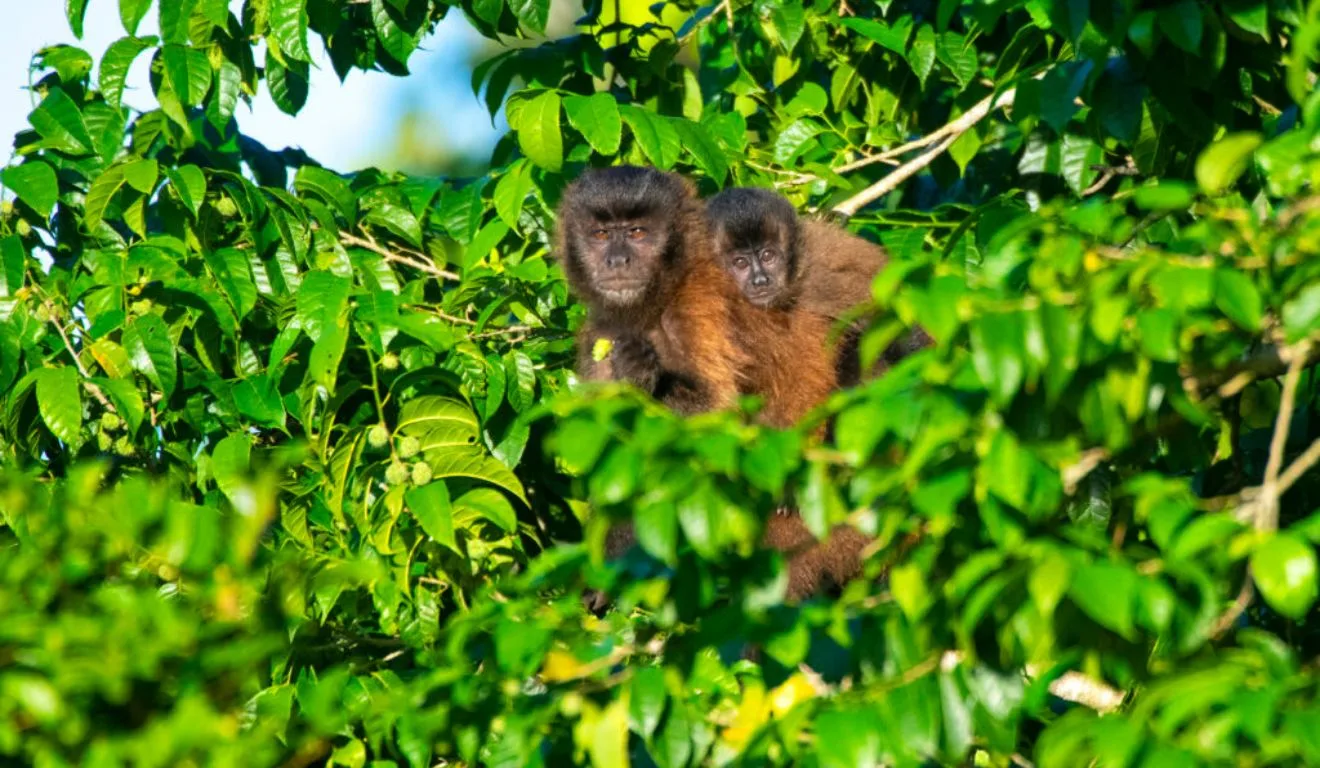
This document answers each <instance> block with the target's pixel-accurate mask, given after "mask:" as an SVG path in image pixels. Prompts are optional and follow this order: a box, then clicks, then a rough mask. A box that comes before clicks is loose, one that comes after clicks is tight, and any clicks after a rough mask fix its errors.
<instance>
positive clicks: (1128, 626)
mask: <svg viewBox="0 0 1320 768" xmlns="http://www.w3.org/2000/svg"><path fill="white" fill-rule="evenodd" d="M1137 587H1138V581H1137V575H1136V574H1135V573H1133V572H1132V570H1131V569H1130V568H1128V567H1127V566H1124V565H1118V564H1115V563H1103V562H1101V563H1088V564H1086V565H1083V566H1081V567H1080V568H1078V569H1077V571H1076V573H1075V574H1074V575H1073V583H1072V586H1071V587H1069V589H1068V595H1069V596H1070V597H1071V598H1072V599H1073V601H1074V602H1076V603H1077V605H1078V606H1080V607H1081V609H1082V610H1083V611H1085V612H1086V613H1087V615H1088V616H1090V617H1091V619H1092V620H1093V621H1095V622H1096V623H1097V624H1100V625H1101V626H1104V627H1108V628H1109V629H1111V630H1113V631H1114V632H1117V633H1118V634H1119V635H1120V636H1122V637H1123V638H1125V639H1128V640H1132V639H1134V629H1133V623H1132V622H1133V615H1134V613H1135V609H1136V590H1137Z"/></svg>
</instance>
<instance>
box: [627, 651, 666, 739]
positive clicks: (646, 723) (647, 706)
mask: <svg viewBox="0 0 1320 768" xmlns="http://www.w3.org/2000/svg"><path fill="white" fill-rule="evenodd" d="M629 694H630V695H629V696H628V710H629V712H628V714H629V716H630V719H631V721H632V723H631V725H632V728H633V729H634V730H635V731H637V732H638V733H640V734H641V735H642V737H643V738H645V739H647V740H650V738H651V736H652V734H654V733H655V729H656V728H657V727H659V726H660V717H661V715H663V714H664V711H665V700H666V698H667V694H666V692H665V674H664V671H663V670H662V669H660V667H650V666H648V667H641V668H639V669H638V670H637V671H636V672H634V673H633V679H632V682H631V683H630V684H629Z"/></svg>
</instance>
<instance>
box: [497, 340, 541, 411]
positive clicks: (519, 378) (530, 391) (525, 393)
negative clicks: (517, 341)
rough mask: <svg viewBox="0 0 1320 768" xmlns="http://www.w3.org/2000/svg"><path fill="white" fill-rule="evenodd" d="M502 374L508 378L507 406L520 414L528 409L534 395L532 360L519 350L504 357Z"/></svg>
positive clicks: (534, 383) (533, 367) (534, 375)
mask: <svg viewBox="0 0 1320 768" xmlns="http://www.w3.org/2000/svg"><path fill="white" fill-rule="evenodd" d="M504 373H505V375H506V376H507V377H508V385H507V386H508V396H509V405H511V406H512V407H513V410H514V411H516V412H518V413H521V412H523V411H525V410H527V408H529V407H530V406H531V405H532V403H533V402H534V400H535V395H536V370H535V364H534V363H533V362H532V358H530V357H528V356H527V354H526V353H525V352H522V351H521V350H514V351H512V352H509V353H508V354H506V355H505V356H504Z"/></svg>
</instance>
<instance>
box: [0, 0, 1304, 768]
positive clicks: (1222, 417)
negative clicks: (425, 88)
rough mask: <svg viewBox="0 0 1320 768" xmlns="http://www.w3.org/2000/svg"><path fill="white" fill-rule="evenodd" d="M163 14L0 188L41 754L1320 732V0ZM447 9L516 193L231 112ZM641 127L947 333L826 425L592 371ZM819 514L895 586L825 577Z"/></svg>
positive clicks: (10, 707) (137, 25)
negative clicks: (146, 68) (586, 230)
mask: <svg viewBox="0 0 1320 768" xmlns="http://www.w3.org/2000/svg"><path fill="white" fill-rule="evenodd" d="M96 1H101V0H93V2H96ZM151 5H152V3H151V0H121V2H120V4H119V7H120V11H121V17H122V20H123V25H124V31H125V36H124V37H122V38H121V39H119V40H118V41H116V42H115V43H113V44H112V45H111V46H110V47H109V48H108V49H107V50H106V51H104V52H87V51H84V50H82V49H80V48H78V47H77V46H76V44H70V45H58V46H53V47H49V48H45V49H42V50H41V51H38V52H37V53H36V55H35V57H34V59H33V70H34V73H35V76H34V86H33V87H34V96H35V99H36V101H35V103H36V107H35V108H34V109H33V111H32V113H31V115H30V116H29V123H30V129H28V130H25V131H23V132H22V133H20V134H19V135H18V136H17V137H15V140H14V148H15V152H16V154H15V159H14V160H13V162H12V163H11V164H10V165H9V166H8V167H6V168H5V169H4V171H3V176H2V177H0V179H2V180H3V184H4V186H5V188H7V189H8V190H9V193H10V197H11V201H7V202H6V203H5V204H4V210H3V213H2V214H0V456H2V457H3V459H2V460H3V463H4V465H5V467H6V468H7V472H8V474H7V476H6V478H5V480H4V483H3V485H2V486H0V515H2V517H0V520H2V521H3V525H2V526H0V546H2V547H3V552H4V555H3V557H0V584H3V588H0V615H3V616H4V617H5V621H4V622H3V625H0V754H3V755H6V756H7V758H8V759H11V760H16V761H19V762H22V763H32V764H37V765H45V766H56V765H66V764H88V765H98V766H100V765H143V766H146V765H175V764H185V763H197V764H200V763H205V764H216V765H231V764H232V765H245V766H246V765H277V764H284V763H288V764H309V763H314V762H315V763H328V764H333V765H346V766H363V765H367V764H371V765H373V766H385V765H409V766H414V767H415V768H416V767H420V766H428V765H434V764H438V763H440V761H448V764H452V763H454V762H461V763H464V764H497V765H520V766H521V765H562V764H568V763H591V764H595V765H601V766H607V765H608V766H614V765H623V764H625V763H628V764H641V765H649V764H655V765H659V766H679V765H688V764H693V765H696V764H702V765H704V764H724V763H729V762H734V761H745V762H749V763H758V764H759V763H762V762H770V763H776V764H779V763H803V764H807V765H821V766H858V765H875V764H881V763H883V764H887V765H922V764H930V763H932V762H933V763H938V764H964V763H966V762H968V761H974V762H975V763H976V764H978V765H997V766H1006V765H1009V764H1012V763H1017V764H1022V763H1024V762H1033V763H1035V764H1039V765H1072V764H1083V763H1087V764H1089V762H1090V761H1091V760H1093V759H1094V760H1096V761H1098V763H1100V764H1104V765H1151V766H1154V765H1175V764H1176V765H1184V764H1189V763H1224V762H1235V763H1238V764H1248V765H1298V764H1306V763H1314V762H1317V761H1320V737H1317V734H1320V690H1318V687H1320V683H1318V682H1317V676H1316V659H1317V653H1320V637H1317V635H1316V633H1315V631H1314V623H1315V601H1316V592H1317V573H1316V570H1317V565H1316V544H1317V543H1320V516H1316V515H1315V514H1313V512H1314V509H1315V506H1316V499H1317V493H1320V484H1318V483H1317V482H1316V479H1315V476H1314V473H1313V472H1308V470H1309V468H1310V467H1311V466H1312V465H1313V463H1314V462H1315V461H1316V459H1317V458H1320V443H1317V442H1315V441H1316V439H1317V437H1320V423H1317V418H1320V413H1318V412H1317V401H1316V395H1317V391H1320V386H1318V385H1317V382H1316V376H1315V373H1314V372H1313V369H1312V368H1311V364H1312V363H1313V362H1315V361H1316V360H1317V359H1320V205H1317V204H1316V201H1317V197H1315V195H1316V194H1317V192H1318V190H1317V186H1318V185H1320V95H1318V94H1320V89H1317V88H1316V71H1317V60H1318V59H1320V2H1316V0H1311V2H1310V3H1309V4H1307V5H1306V6H1305V7H1303V6H1302V5H1301V4H1299V3H1288V2H1275V1H1270V2H1266V0H1208V1H1206V2H1195V1H1194V0H1180V1H1179V2H1174V3H1160V4H1152V3H1147V2H1139V1H1138V0H1129V1H1128V2H1118V3H1107V2H1103V3H1102V2H1096V3H1086V2H1080V3H1079V2H1073V1H1071V0H1070V1H1068V2H1064V1H1063V0H1030V2H997V3H971V2H957V1H956V0H940V2H924V1H921V0H912V1H911V2H880V3H861V2H848V3H842V2H834V1H831V2H824V1H823V0H816V1H815V2H808V3H795V2H789V0H783V1H782V2H780V1H778V0H752V1H751V2H744V1H743V0H739V1H737V2H731V1H730V0H725V2H722V3H719V4H718V5H714V6H711V5H696V4H694V3H690V2H672V3H663V4H660V5H658V6H655V7H646V6H642V5H639V4H637V3H625V4H620V3H604V4H602V3H596V2H591V3H585V4H584V7H583V9H582V10H583V14H582V15H581V17H580V18H579V19H578V20H577V26H576V27H575V28H574V30H573V33H572V34H570V35H568V36H564V37H556V38H554V39H546V38H545V37H544V36H543V33H544V31H545V28H546V24H547V19H548V18H549V12H550V9H549V2H548V0H511V1H510V2H507V3H506V2H503V0H463V1H462V2H456V3H453V4H450V3H447V2H441V1H439V0H370V2H332V0H246V1H245V2H244V3H242V4H241V7H238V6H239V4H238V3H229V2H225V1H224V0H161V2H160V3H159V4H158V11H159V20H160V23H159V29H144V28H142V20H143V18H144V17H145V15H146V13H147V11H148V10H149V7H150V6H151ZM621 5H622V6H624V7H621ZM86 6H87V3H86V2H85V1H83V2H69V3H68V4H67V9H68V15H69V23H70V27H71V30H72V32H73V35H74V36H75V37H78V36H80V33H81V27H82V14H83V12H84V11H85V9H86ZM231 6H232V7H231ZM448 14H462V16H463V17H464V19H465V20H466V23H468V24H470V25H472V27H473V28H474V29H476V30H478V31H479V32H480V33H481V34H483V35H485V36H486V37H488V38H490V39H492V40H495V41H497V42H500V43H501V44H506V45H507V46H508V47H507V49H506V50H504V51H503V52H501V53H499V54H498V55H496V56H495V57H493V58H491V59H490V60H488V61H485V62H483V63H482V64H481V65H480V66H479V67H478V68H477V69H476V71H475V73H474V76H473V90H474V94H475V95H476V96H477V97H479V98H482V99H484V101H485V103H486V104H487V105H489V107H490V109H491V111H492V113H494V112H496V111H498V110H499V109H501V108H503V109H504V110H505V112H506V115H507V117H508V121H509V125H510V127H511V131H510V133H509V135H507V136H506V137H505V138H504V139H503V140H502V141H501V142H500V144H499V146H498V147H497V148H496V150H495V152H494V156H493V158H492V163H491V170H490V171H489V172H488V173H487V174H485V175H483V176H481V177H478V178H435V177H409V176H405V175H402V174H398V173H390V172H385V171H381V170H379V169H374V168H368V169H363V170H360V171H358V172H355V173H352V174H347V175H341V174H337V173H333V172H331V171H329V170H327V169H325V168H323V167H321V166H319V165H318V164H317V163H316V162H315V161H314V159H312V158H309V157H307V156H306V155H305V154H304V153H302V152H300V151H297V150H291V149H282V150H274V149H271V148H268V147H265V146H262V145H261V144H260V143H259V142H257V141H255V140H253V139H251V138H249V137H247V136H244V135H243V134H242V133H241V131H240V130H239V125H238V123H237V121H236V119H235V117H234V115H235V109H236V107H237V104H238V103H239V101H240V100H252V99H265V98H269V99H272V100H273V101H274V103H275V104H277V105H278V106H279V107H280V108H281V109H282V110H284V111H286V112H288V113H290V114H296V113H297V112H298V111H299V109H300V107H301V106H302V105H303V103H304V102H305V100H306V98H307V89H308V73H309V68H310V66H311V58H312V57H311V51H312V50H314V48H315V47H316V46H318V45H324V46H325V48H326V50H328V52H329V57H330V60H331V61H332V63H333V67H334V69H335V70H336V72H337V73H338V74H339V75H340V76H341V77H343V76H345V75H346V74H347V73H348V72H350V71H351V70H353V69H379V70H383V71H385V72H388V73H391V74H394V75H399V76H405V75H407V74H408V61H409V58H410V56H411V54H412V53H413V52H414V51H415V50H416V49H417V47H418V46H419V45H420V44H422V43H423V42H424V40H425V38H426V35H427V34H428V32H430V31H431V29H433V27H434V25H435V24H436V23H437V22H438V21H439V20H440V19H441V18H443V17H445V16H446V15H448ZM515 41H518V42H517V44H516V45H515V44H514V42H515ZM526 41H530V44H528V43H527V42H526ZM139 56H148V57H150V60H151V88H152V93H151V97H150V98H149V99H148V101H151V102H152V103H151V104H149V105H147V109H145V111H139V110H137V109H133V108H130V107H129V106H128V104H127V101H128V100H127V99H126V97H125V94H124V83H125V78H126V73H127V71H128V69H129V67H130V66H131V64H132V63H133V61H134V60H136V59H137V58H138V57H139ZM615 162H633V163H644V164H651V165H655V166H658V167H661V168H666V169H673V170H677V171H679V172H682V173H684V174H687V175H689V176H691V177H692V178H693V179H694V180H695V181H697V183H698V185H699V187H700V189H701V190H702V191H703V192H704V193H710V192H713V191H715V190H717V189H719V188H722V187H725V186H728V185H731V184H741V185H758V186H774V187H776V188H779V189H780V190H781V191H783V192H784V193H785V194H787V195H788V196H789V197H790V198H791V199H792V200H793V202H794V203H795V204H796V205H798V206H799V207H800V208H802V209H803V210H804V211H806V210H819V211H822V212H825V211H829V210H831V209H833V210H836V211H838V212H841V213H843V214H852V215H851V218H850V219H849V226H850V227H851V228H852V229H854V230H855V231H857V232H859V233H861V234H863V236H866V237H869V238H871V239H874V240H877V241H879V242H882V243H884V244H885V245H886V246H887V248H888V249H889V251H890V253H891V255H892V257H893V264H892V265H891V266H890V268H888V269H887V270H886V271H885V272H884V273H883V274H882V276H881V277H880V278H878V279H877V281H876V283H875V285H874V291H873V295H874V297H875V301H874V304H873V306H871V307H870V308H869V310H870V314H869V315H868V316H869V317H870V320H869V331H868V333H867V336H866V338H865V340H864V343H863V349H864V351H865V352H866V353H867V354H876V353H877V352H878V351H879V350H881V349H883V348H884V347H885V345H886V344H887V343H888V342H889V341H890V340H892V339H894V338H896V337H897V336H898V335H899V334H900V333H901V332H902V331H903V330H904V329H905V328H908V327H911V326H913V325H916V324H919V325H921V326H922V327H924V328H925V329H927V331H928V332H929V333H930V334H931V335H932V336H933V337H934V338H935V340H936V342H937V343H936V345H935V346H934V347H932V348H931V349H928V350H925V351H922V352H920V353H918V354H916V355H914V356H912V357H910V358H909V359H908V360H906V361H904V362H903V363H902V364H900V365H899V366H897V367H896V368H894V369H893V370H891V371H890V372H889V373H887V374H886V375H885V376H883V377H881V378H879V379H877V380H875V381H872V382H869V383H866V384H864V385H862V386H860V387H858V388H856V389H854V390H849V391H844V392H840V393H838V394H837V395H836V396H835V397H834V398H833V399H831V401H830V402H829V403H828V404H826V406H825V407H823V408H822V409H821V411H820V412H819V413H817V414H814V415H813V416H812V417H810V418H809V419H808V422H807V423H805V424H803V425H801V426H800V427H799V428H798V429H794V430H787V431H775V430H768V429H764V428H761V427H758V426H755V425H754V423H753V422H752V420H750V419H749V418H748V411H750V410H752V409H754V403H751V404H749V407H748V409H746V410H744V411H741V412H738V413H715V414H706V415H702V416H698V417H694V418H691V419H687V420H683V419H679V418H676V417H674V416H673V415H672V414H669V413H668V412H666V411H664V410H663V409H661V408H660V407H659V406H658V405H656V404H655V403H654V402H651V401H648V400H646V399H645V398H643V397H641V396H640V395H638V394H637V393H635V392H633V391H631V390H629V389H627V388H626V387H621V386H595V387H587V386H582V385H579V384H578V383H577V382H576V381H575V379H574V377H573V376H572V374H571V372H570V365H571V359H572V354H571V353H572V347H573V338H572V332H573V329H575V328H576V327H577V325H578V323H579V322H580V320H581V314H582V308H581V307H580V306H578V305H577V304H576V303H574V302H573V301H572V300H571V299H570V298H569V297H568V295H567V293H566V289H565V286H564V281H563V279H562V274H561V272H560V271H559V268H558V267H557V266H556V265H555V264H554V263H553V259H552V256H551V254H550V253H549V252H548V243H549V240H550V238H549V236H548V233H549V232H550V231H551V230H552V228H553V226H554V221H553V218H554V217H553V211H554V207H555V204H556V202H557V200H558V196H559V194H560V191H561V190H562V188H563V186H564V184H565V183H566V182H567V181H568V180H571V179H572V178H573V177H574V176H575V175H576V174H577V173H578V172H579V171H580V170H581V169H582V168H584V167H586V166H588V165H598V164H609V163H615ZM900 182H901V183H900ZM826 418H830V419H834V420H835V430H834V433H835V437H834V440H833V442H832V443H830V444H828V445H823V446H822V445H813V444H811V443H810V442H809V441H805V440H804V436H805V435H807V434H809V432H810V428H811V426H812V425H813V424H815V423H817V422H818V420H820V419H826ZM786 497H791V498H794V499H796V500H797V503H798V505H799V507H800V508H801V511H802V514H803V516H804V518H805V520H806V521H807V523H808V525H809V526H811V527H812V529H813V530H815V531H817V532H818V533H819V532H824V531H826V530H828V528H829V527H830V526H831V525H833V524H836V523H842V522H847V523H850V524H852V525H855V526H857V527H858V528H860V529H861V530H863V531H865V532H867V533H869V534H873V535H875V537H876V542H875V544H874V546H873V547H872V548H871V550H870V551H868V560H867V578H864V579H860V580H858V581H856V582H854V583H852V584H850V585H848V586H847V587H846V588H845V589H844V590H843V592H842V595H840V596H838V597H837V599H834V598H827V597H824V596H822V597H820V598H818V599H815V600H812V601H809V602H807V603H805V604H802V605H798V606H789V605H785V604H784V603H783V601H782V592H783V588H784V573H783V562H782V557H780V556H779V555H777V554H775V553H772V552H767V551H765V550H762V549H760V548H758V547H756V546H755V542H757V541H758V539H759V533H760V529H761V526H762V524H763V522H764V520H765V519H766V516H767V515H769V514H771V513H772V511H773V510H774V509H775V508H776V507H777V506H778V505H779V504H780V503H781V501H782V500H783V499H784V498H786ZM623 519H629V520H632V521H633V522H634V523H635V524H636V526H637V531H638V538H639V541H640V543H641V545H642V546H641V549H640V550H639V551H637V552H635V553H633V554H632V555H630V556H629V558H627V559H625V560H624V561H623V562H621V563H614V564H607V563H604V562H603V561H602V554H601V549H602V541H603V538H604V532H605V529H606V527H607V526H608V525H609V524H610V523H611V522H613V521H618V520H623ZM905 542H906V543H905ZM586 587H592V588H604V589H608V590H609V591H610V593H611V594H613V595H615V596H616V598H617V600H616V605H615V609H614V610H613V611H612V612H610V613H609V614H607V615H606V616H605V617H604V618H603V619H596V618H594V617H592V616H590V615H586V614H585V613H584V610H583V608H582V605H581V601H580V596H581V593H582V590H583V589H584V588H586ZM750 643H754V644H756V645H757V646H758V647H759V648H760V649H761V653H760V655H759V659H760V661H759V662H753V661H750V660H747V659H743V658H742V652H743V651H744V650H745V649H746V648H747V646H748V644H750ZM803 665H805V668H806V669H809V670H810V674H808V673H807V672H804V671H803V669H804V666H803Z"/></svg>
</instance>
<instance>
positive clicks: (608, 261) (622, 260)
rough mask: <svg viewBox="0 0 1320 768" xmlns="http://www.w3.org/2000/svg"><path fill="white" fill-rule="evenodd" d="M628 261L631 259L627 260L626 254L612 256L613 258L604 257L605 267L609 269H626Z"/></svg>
mask: <svg viewBox="0 0 1320 768" xmlns="http://www.w3.org/2000/svg"><path fill="white" fill-rule="evenodd" d="M629 261H631V259H629V258H628V256H627V255H626V254H618V255H614V256H606V257H605V266H607V267H609V268H610V269H618V268H619V267H626V266H628V262H629Z"/></svg>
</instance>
